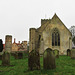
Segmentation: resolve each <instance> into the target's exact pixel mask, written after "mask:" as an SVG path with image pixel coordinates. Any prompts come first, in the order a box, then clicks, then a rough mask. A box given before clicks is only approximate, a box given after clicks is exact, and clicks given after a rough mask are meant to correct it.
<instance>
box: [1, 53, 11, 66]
mask: <svg viewBox="0 0 75 75" xmlns="http://www.w3.org/2000/svg"><path fill="white" fill-rule="evenodd" d="M2 65H3V66H9V65H10V53H6V52H4V53H3V55H2Z"/></svg>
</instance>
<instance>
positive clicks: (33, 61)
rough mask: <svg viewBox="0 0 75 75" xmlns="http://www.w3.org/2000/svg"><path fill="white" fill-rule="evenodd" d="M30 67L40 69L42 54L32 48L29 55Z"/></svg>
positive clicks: (30, 68)
mask: <svg viewBox="0 0 75 75" xmlns="http://www.w3.org/2000/svg"><path fill="white" fill-rule="evenodd" d="M28 68H29V70H39V69H40V56H39V52H37V51H35V50H32V51H31V52H30V53H29V56H28Z"/></svg>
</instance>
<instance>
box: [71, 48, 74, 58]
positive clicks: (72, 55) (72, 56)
mask: <svg viewBox="0 0 75 75" xmlns="http://www.w3.org/2000/svg"><path fill="white" fill-rule="evenodd" d="M71 59H75V49H72V50H71Z"/></svg>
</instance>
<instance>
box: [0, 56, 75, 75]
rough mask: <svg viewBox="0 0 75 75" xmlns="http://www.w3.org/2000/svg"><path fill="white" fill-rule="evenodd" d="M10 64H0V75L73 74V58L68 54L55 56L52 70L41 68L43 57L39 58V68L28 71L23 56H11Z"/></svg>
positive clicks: (74, 69)
mask: <svg viewBox="0 0 75 75" xmlns="http://www.w3.org/2000/svg"><path fill="white" fill-rule="evenodd" d="M1 63H2V61H1V60H0V64H1ZM10 64H11V66H8V67H7V66H0V75H75V59H71V58H70V57H69V56H59V58H56V69H53V70H43V57H41V58H40V64H41V69H40V70H34V71H28V58H27V57H25V56H24V58H23V59H14V57H13V56H11V59H10Z"/></svg>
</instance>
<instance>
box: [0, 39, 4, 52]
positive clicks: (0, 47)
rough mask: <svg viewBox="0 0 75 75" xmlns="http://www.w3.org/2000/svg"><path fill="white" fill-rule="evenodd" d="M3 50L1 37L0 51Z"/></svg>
mask: <svg viewBox="0 0 75 75" xmlns="http://www.w3.org/2000/svg"><path fill="white" fill-rule="evenodd" d="M2 51H3V42H2V39H0V52H2Z"/></svg>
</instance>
